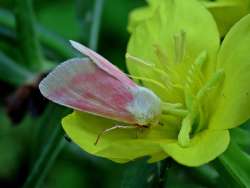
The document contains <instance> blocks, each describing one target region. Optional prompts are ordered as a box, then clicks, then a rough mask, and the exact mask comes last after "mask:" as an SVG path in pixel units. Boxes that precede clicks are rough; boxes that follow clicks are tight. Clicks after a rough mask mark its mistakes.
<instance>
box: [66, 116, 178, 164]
mask: <svg viewBox="0 0 250 188" xmlns="http://www.w3.org/2000/svg"><path fill="white" fill-rule="evenodd" d="M117 124H118V122H115V121H112V120H108V119H105V118H101V117H97V116H93V115H89V114H86V113H82V112H73V113H72V114H70V115H68V116H66V117H65V118H64V119H63V120H62V125H63V128H64V130H65V131H66V133H67V134H68V135H69V137H70V138H71V139H72V140H73V141H74V142H75V143H76V144H78V145H79V146H80V147H81V148H82V149H83V150H85V151H87V152H89V153H91V154H93V155H96V156H101V157H105V158H109V159H111V160H113V161H115V162H119V163H124V162H128V161H130V160H133V159H135V158H138V157H142V156H150V155H153V156H154V155H155V154H156V153H161V157H160V159H162V158H165V157H164V154H162V153H163V152H164V151H163V150H162V149H161V147H160V146H159V143H160V142H162V140H164V142H167V143H170V142H173V139H172V138H174V137H175V136H176V135H175V134H176V133H174V134H173V133H171V131H168V129H167V128H166V126H158V128H157V127H155V128H152V129H151V128H149V129H148V130H146V129H145V130H142V131H140V130H138V129H117V130H112V131H110V132H108V133H107V134H105V135H102V136H101V137H100V140H99V142H98V144H97V145H94V143H95V141H96V139H97V136H98V134H100V133H101V132H102V131H103V130H105V129H107V128H109V127H112V126H114V125H117ZM136 131H138V138H137V137H136ZM171 134H172V135H171ZM165 156H167V154H166V153H165ZM154 158H155V157H154ZM160 159H159V160H160Z"/></svg>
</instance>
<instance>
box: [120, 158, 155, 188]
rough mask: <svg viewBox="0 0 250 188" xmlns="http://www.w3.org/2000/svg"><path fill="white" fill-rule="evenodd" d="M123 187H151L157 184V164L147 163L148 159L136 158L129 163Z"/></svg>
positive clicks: (122, 183)
mask: <svg viewBox="0 0 250 188" xmlns="http://www.w3.org/2000/svg"><path fill="white" fill-rule="evenodd" d="M127 165H128V166H127V168H126V169H125V171H124V174H123V179H122V182H121V186H120V187H121V188H151V187H155V186H156V185H157V180H158V175H157V166H156V164H147V163H146V160H145V159H144V160H142V159H141V160H136V161H135V162H130V163H129V164H127Z"/></svg>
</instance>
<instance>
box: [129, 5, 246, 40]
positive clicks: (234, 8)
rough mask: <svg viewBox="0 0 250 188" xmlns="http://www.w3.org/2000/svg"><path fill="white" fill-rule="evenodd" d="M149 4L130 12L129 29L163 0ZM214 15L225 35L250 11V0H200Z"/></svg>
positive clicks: (130, 30)
mask: <svg viewBox="0 0 250 188" xmlns="http://www.w3.org/2000/svg"><path fill="white" fill-rule="evenodd" d="M146 1H147V4H148V5H147V6H144V7H140V8H137V9H135V10H133V11H132V12H131V13H130V16H129V24H128V31H129V32H132V31H133V30H134V29H135V28H136V27H137V25H138V24H140V23H141V22H143V21H144V20H145V19H148V18H150V17H151V16H152V15H153V14H154V11H156V10H157V7H158V6H159V5H160V1H161V0H146ZM199 1H200V2H201V3H202V4H203V5H204V6H205V7H206V8H207V9H208V10H209V11H210V12H211V13H212V15H213V17H214V19H215V21H216V23H217V27H218V29H219V33H220V36H221V37H223V36H225V34H226V33H227V32H228V31H229V29H230V28H231V27H232V25H233V24H234V23H236V22H237V21H239V20H240V19H241V18H242V17H243V16H245V15H247V14H248V13H250V0H199Z"/></svg>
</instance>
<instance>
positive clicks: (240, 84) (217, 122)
mask: <svg viewBox="0 0 250 188" xmlns="http://www.w3.org/2000/svg"><path fill="white" fill-rule="evenodd" d="M249 44H250V15H248V16H246V17H244V18H243V19H241V20H240V21H239V22H238V23H237V24H235V26H234V27H233V28H232V29H231V30H230V31H229V33H228V34H227V36H226V38H225V39H224V41H223V44H222V47H221V50H220V52H219V56H218V63H219V64H218V68H223V69H224V71H225V79H224V83H223V88H222V89H221V91H220V94H219V97H218V100H217V101H218V104H217V106H216V109H215V112H214V114H213V115H212V117H211V123H210V128H213V129H228V128H233V127H236V126H239V125H240V124H242V123H244V122H245V121H246V120H248V119H249V118H250V108H249V107H250V85H249V80H250V54H249V52H250V46H249Z"/></svg>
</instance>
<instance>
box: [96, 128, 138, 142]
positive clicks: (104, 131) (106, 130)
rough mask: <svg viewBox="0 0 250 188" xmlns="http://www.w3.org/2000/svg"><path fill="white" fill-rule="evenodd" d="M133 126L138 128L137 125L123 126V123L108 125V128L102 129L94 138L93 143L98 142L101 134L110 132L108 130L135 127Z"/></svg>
mask: <svg viewBox="0 0 250 188" xmlns="http://www.w3.org/2000/svg"><path fill="white" fill-rule="evenodd" d="M135 128H138V127H137V126H133V125H127V126H124V125H115V126H113V127H110V128H107V129H104V130H103V131H102V132H101V133H100V134H99V135H98V136H97V138H96V141H95V145H97V143H98V142H99V140H100V138H101V136H102V135H104V134H106V133H108V132H110V131H113V130H116V129H135Z"/></svg>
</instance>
